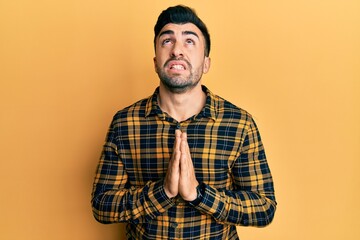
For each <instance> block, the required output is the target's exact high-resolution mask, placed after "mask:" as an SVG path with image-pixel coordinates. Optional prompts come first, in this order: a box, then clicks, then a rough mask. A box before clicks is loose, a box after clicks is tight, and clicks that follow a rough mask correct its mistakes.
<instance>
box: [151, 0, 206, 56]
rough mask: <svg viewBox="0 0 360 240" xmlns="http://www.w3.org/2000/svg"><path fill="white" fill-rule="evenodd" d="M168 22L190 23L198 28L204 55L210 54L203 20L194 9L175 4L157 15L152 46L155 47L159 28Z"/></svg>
mask: <svg viewBox="0 0 360 240" xmlns="http://www.w3.org/2000/svg"><path fill="white" fill-rule="evenodd" d="M168 23H175V24H185V23H192V24H194V25H195V26H196V27H198V28H199V29H200V31H201V32H202V34H203V35H204V38H205V56H207V57H208V56H209V54H210V34H209V32H208V30H207V27H206V25H205V23H203V21H201V19H200V18H199V17H198V16H197V14H196V12H195V10H193V9H191V8H189V7H187V6H183V5H177V6H174V7H169V8H168V9H166V10H164V11H162V13H161V14H160V15H159V17H158V20H157V22H156V25H155V27H154V33H155V36H154V46H155V48H156V37H157V36H158V35H159V33H160V31H161V29H162V28H163V27H164V26H165V25H166V24H168Z"/></svg>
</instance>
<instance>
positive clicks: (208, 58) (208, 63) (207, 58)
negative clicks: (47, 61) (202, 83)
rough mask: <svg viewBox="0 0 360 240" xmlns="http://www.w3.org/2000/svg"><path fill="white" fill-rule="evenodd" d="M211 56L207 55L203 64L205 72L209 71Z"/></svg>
mask: <svg viewBox="0 0 360 240" xmlns="http://www.w3.org/2000/svg"><path fill="white" fill-rule="evenodd" d="M210 65H211V58H210V57H205V59H204V65H203V73H207V72H208V71H209V70H210Z"/></svg>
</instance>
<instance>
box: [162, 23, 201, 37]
mask: <svg viewBox="0 0 360 240" xmlns="http://www.w3.org/2000/svg"><path fill="white" fill-rule="evenodd" d="M166 31H172V32H173V33H174V34H182V33H184V32H194V33H196V34H197V35H198V36H199V37H200V38H204V36H203V34H202V32H201V31H200V29H199V28H198V27H197V26H196V25H195V24H193V23H185V24H175V23H168V24H166V25H165V26H164V27H163V28H162V29H161V31H160V33H159V36H161V33H163V32H166ZM159 36H158V37H159Z"/></svg>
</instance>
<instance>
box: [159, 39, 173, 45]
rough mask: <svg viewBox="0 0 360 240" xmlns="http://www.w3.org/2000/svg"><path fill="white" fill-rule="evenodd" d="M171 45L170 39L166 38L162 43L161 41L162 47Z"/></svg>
mask: <svg viewBox="0 0 360 240" xmlns="http://www.w3.org/2000/svg"><path fill="white" fill-rule="evenodd" d="M170 43H171V39H170V38H166V39H164V40H163V41H162V43H161V44H162V45H168V44H170Z"/></svg>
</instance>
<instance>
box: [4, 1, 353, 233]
mask: <svg viewBox="0 0 360 240" xmlns="http://www.w3.org/2000/svg"><path fill="white" fill-rule="evenodd" d="M177 3H179V1H154V0H153V1H120V0H104V1H95V0H62V1H60V0H58V1H55V0H53V1H50V0H31V1H30V0H29V1H26V0H11V1H10V0H1V1H0V34H1V35H0V84H1V85H0V98H1V99H0V136H1V140H0V141H1V142H0V147H1V151H0V171H1V174H0V239H4V240H8V239H30V240H33V239H34V240H35V239H36V240H37V239H44V240H57V239H59V240H60V239H61V240H62V239H74V240H78V239H84V240H92V239H94V240H95V239H109V240H115V239H121V238H122V237H123V231H124V228H123V226H122V225H117V224H115V225H101V224H99V223H97V222H96V221H95V220H94V219H93V217H92V213H91V207H90V194H91V188H92V181H93V176H94V171H95V167H96V165H97V161H98V157H99V155H100V151H101V146H102V144H103V140H104V138H105V134H106V131H107V127H108V125H109V123H110V120H111V118H112V116H113V114H114V113H115V112H116V111H117V110H119V109H121V108H123V107H125V106H128V105H129V104H131V103H133V102H134V101H136V100H138V99H140V98H143V97H146V96H148V95H150V94H152V92H153V90H154V89H155V87H156V86H157V85H158V79H157V76H156V74H155V73H154V69H153V61H152V58H153V56H154V52H153V45H152V40H153V30H152V29H153V26H154V24H155V21H156V19H157V16H158V14H159V13H160V12H161V11H162V10H163V9H165V8H166V7H168V6H169V5H174V4H177ZM181 3H184V4H189V5H190V6H192V7H194V8H195V9H196V10H197V12H198V14H199V15H200V17H201V18H202V19H203V20H204V21H205V22H206V24H207V25H208V27H209V30H210V33H211V36H212V52H211V57H212V67H211V69H210V72H209V73H208V74H207V75H205V76H204V78H203V83H204V84H206V85H207V86H208V87H209V88H210V89H211V90H212V91H213V92H215V93H217V94H219V95H220V96H222V97H224V98H226V99H228V100H230V101H232V102H233V103H235V104H236V105H238V106H240V107H242V108H244V109H246V110H248V111H249V112H250V113H252V114H253V116H254V118H255V120H256V121H257V123H258V126H259V128H260V132H261V133H262V136H263V140H264V143H265V147H266V150H267V155H268V159H269V163H270V167H271V170H272V172H273V176H274V180H275V187H276V194H277V200H278V211H277V213H276V216H275V219H274V221H273V223H272V224H271V225H270V226H268V227H267V228H244V227H239V228H238V230H239V235H240V237H241V239H242V240H259V239H266V240H289V239H291V240H300V239H301V240H303V239H328V240H335V239H347V240H349V239H350V240H355V239H360V217H359V216H360V207H359V203H360V194H359V190H360V177H359V170H360V163H359V160H360V159H359V156H360V127H359V124H360V104H359V103H360V2H359V1H358V0H353V1H351V0H326V1H325V0H324V1H320V0H302V1H300V0H299V1H292V0H290V1H280V0H272V1H261V0H259V1H245V0H241V1H240V0H238V1H235V0H234V1H226V0H224V1H200V0H199V1H194V0H192V1H182V2H181Z"/></svg>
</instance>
